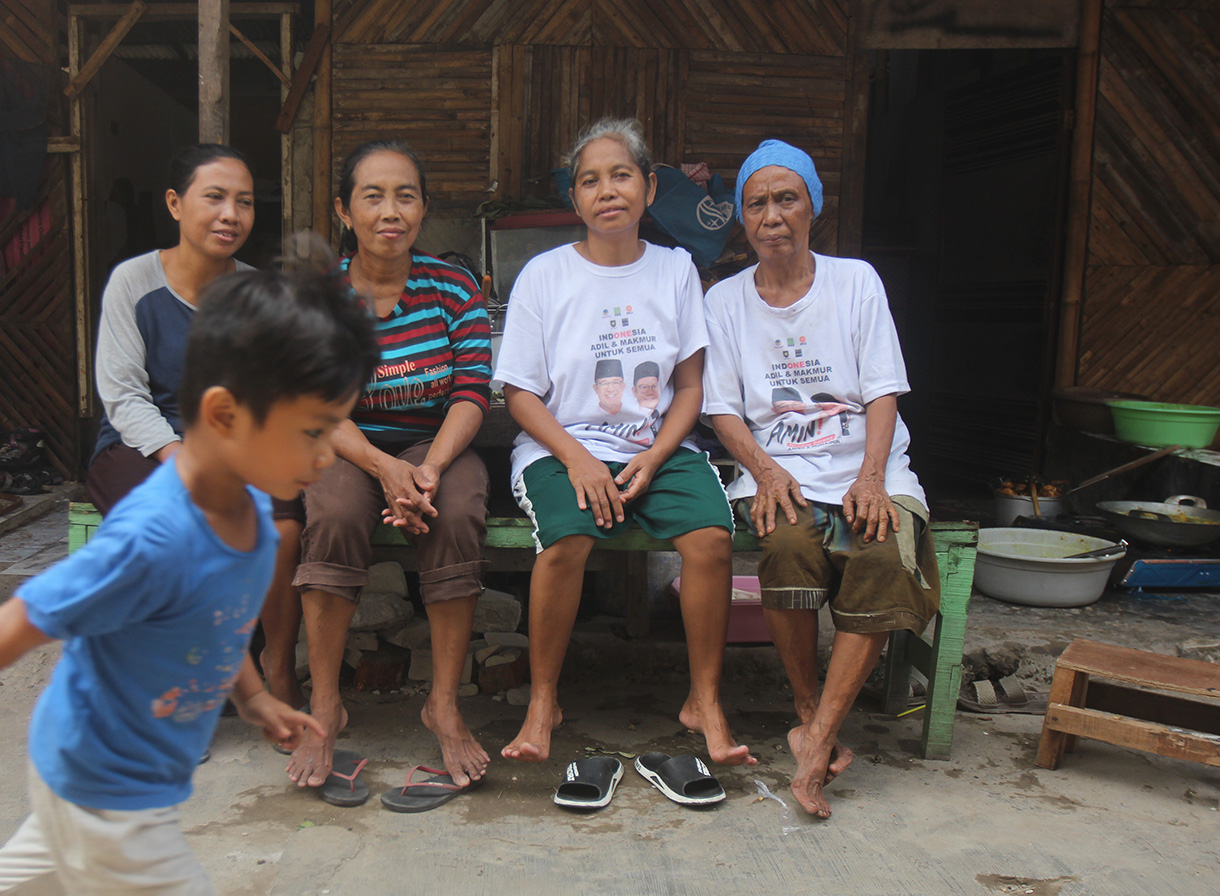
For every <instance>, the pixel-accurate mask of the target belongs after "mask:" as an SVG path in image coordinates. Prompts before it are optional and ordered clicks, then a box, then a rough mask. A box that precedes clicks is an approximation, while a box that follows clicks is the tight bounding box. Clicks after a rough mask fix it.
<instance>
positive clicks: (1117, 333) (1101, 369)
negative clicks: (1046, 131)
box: [1078, 0, 1220, 405]
mask: <svg viewBox="0 0 1220 896" xmlns="http://www.w3.org/2000/svg"><path fill="white" fill-rule="evenodd" d="M1217 7H1218V4H1216V3H1215V2H1207V0H1196V2H1189V0H1175V2H1168V0H1167V2H1160V3H1153V2H1148V0H1145V2H1121V0H1111V2H1108V3H1107V8H1106V10H1105V14H1104V18H1103V22H1102V35H1101V41H1102V44H1101V49H1102V58H1101V66H1100V86H1099V92H1098V104H1097V124H1096V136H1095V144H1094V177H1093V191H1092V209H1091V222H1090V230H1089V257H1088V260H1089V266H1088V269H1087V272H1086V279H1085V292H1084V317H1083V321H1082V328H1081V353H1080V367H1079V377H1078V381H1079V383H1080V384H1081V385H1086V386H1095V387H1098V388H1104V389H1113V390H1120V391H1131V392H1139V393H1142V394H1145V395H1148V396H1150V397H1152V398H1154V399H1157V400H1161V401H1180V402H1187V403H1194V404H1208V405H1220V365H1218V364H1216V360H1215V346H1216V345H1220V8H1217Z"/></svg>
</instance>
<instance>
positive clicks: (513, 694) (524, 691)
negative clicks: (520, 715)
mask: <svg viewBox="0 0 1220 896" xmlns="http://www.w3.org/2000/svg"><path fill="white" fill-rule="evenodd" d="M504 696H505V697H507V698H508V703H509V705H510V706H529V704H530V686H529V685H528V684H522V685H518V686H517V687H515V688H509V689H508V693H507V694H505V695H504Z"/></svg>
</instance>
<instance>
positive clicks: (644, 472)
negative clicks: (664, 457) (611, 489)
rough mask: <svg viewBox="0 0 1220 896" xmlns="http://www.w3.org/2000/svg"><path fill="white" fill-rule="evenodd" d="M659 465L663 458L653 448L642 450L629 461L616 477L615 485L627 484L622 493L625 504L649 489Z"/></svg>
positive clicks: (620, 486) (621, 486)
mask: <svg viewBox="0 0 1220 896" xmlns="http://www.w3.org/2000/svg"><path fill="white" fill-rule="evenodd" d="M659 466H661V460H660V459H659V458H658V457H657V456H656V455H655V454H653V452H652V451H651V450H649V451H641V452H640V453H639V454H637V455H636V456H635V457H633V458H631V460H629V461H628V462H627V466H625V467H623V470H622V472H621V473H619V474H618V475H617V476H615V477H614V483H615V485H617V486H618V487H619V488H623V486H626V488H625V489H624V490H623V492H622V495H621V497H622V500H623V503H624V504H629V503H631V501H633V500H635V499H636V498H638V497H639V496H640V495H642V494H644V492H646V491H648V486H649V485H650V484H651V483H652V477H653V476H655V475H656V474H657V467H659Z"/></svg>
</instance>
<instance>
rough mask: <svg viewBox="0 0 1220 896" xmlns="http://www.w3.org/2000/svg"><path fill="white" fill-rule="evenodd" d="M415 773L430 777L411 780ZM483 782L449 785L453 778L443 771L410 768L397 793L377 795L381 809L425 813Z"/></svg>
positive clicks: (473, 779)
mask: <svg viewBox="0 0 1220 896" xmlns="http://www.w3.org/2000/svg"><path fill="white" fill-rule="evenodd" d="M416 772H427V773H428V774H429V775H431V776H432V777H430V778H423V779H420V780H418V781H417V780H415V773H416ZM483 781H484V778H471V779H470V783H469V784H467V785H466V786H465V787H458V785H456V784H454V783H453V777H452V776H451V775H450V774H449V773H448V772H446V771H444V770H443V769H439V768H428V767H427V766H426V765H414V766H412V767H411V768H410V770H409V771H408V772H407V783H406V784H404V785H403V786H402V789H401V790H387V791H386V792H385V793H383V794H382V795H381V805H383V806H385V807H386V808H387V809H389V810H390V811H391V812H427V811H428V810H429V809H435V808H436V807H437V806H443V805H445V803H447V802H449V801H450V800H451V799H453V798H454V797H456V796H461V795H462V794H463V793H469V792H470V791H472V790H474V789H475V788H476V787H478V786H479V785H480V784H482V783H483Z"/></svg>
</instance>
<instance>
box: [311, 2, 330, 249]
mask: <svg viewBox="0 0 1220 896" xmlns="http://www.w3.org/2000/svg"><path fill="white" fill-rule="evenodd" d="M313 11H314V12H313V14H314V27H315V28H317V27H320V26H326V27H327V28H330V25H331V0H315V2H314V5H313ZM330 63H331V48H330V41H327V42H326V44H325V46H324V47H323V48H322V55H321V58H320V59H319V60H318V80H317V81H316V82H315V83H314V91H313V231H314V233H316V234H317V235H318V236H320V237H322V239H323V240H324V241H326V242H327V243H329V242H330V231H331V217H332V216H333V214H334V209H333V205H332V202H331V192H330V166H331V132H330V128H331V95H330V90H331V67H330Z"/></svg>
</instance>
